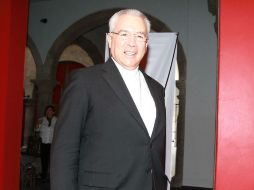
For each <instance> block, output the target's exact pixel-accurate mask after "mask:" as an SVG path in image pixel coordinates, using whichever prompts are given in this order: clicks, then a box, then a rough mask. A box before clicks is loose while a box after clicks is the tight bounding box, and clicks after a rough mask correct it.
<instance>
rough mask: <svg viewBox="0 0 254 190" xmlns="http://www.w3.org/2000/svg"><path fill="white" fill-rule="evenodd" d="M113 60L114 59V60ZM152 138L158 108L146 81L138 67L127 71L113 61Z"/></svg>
mask: <svg viewBox="0 0 254 190" xmlns="http://www.w3.org/2000/svg"><path fill="white" fill-rule="evenodd" d="M112 59H113V58H112ZM113 61H114V63H115V65H116V67H117V68H118V70H119V72H120V74H121V76H122V78H123V80H124V82H125V84H126V86H127V88H128V90H129V92H130V94H131V97H132V99H133V101H134V103H135V105H136V107H137V109H138V111H139V114H140V116H141V118H142V120H143V122H144V123H145V126H146V128H147V131H148V133H149V135H150V137H151V135H152V132H153V128H154V123H155V119H156V107H155V103H154V100H153V97H152V95H151V93H150V90H149V88H148V86H147V83H146V80H145V78H144V76H143V74H142V72H141V71H140V70H139V69H138V67H137V68H136V69H134V70H127V69H125V68H124V67H123V66H121V65H120V64H119V63H117V62H116V61H115V60H114V59H113Z"/></svg>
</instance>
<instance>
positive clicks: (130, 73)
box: [111, 57, 139, 76]
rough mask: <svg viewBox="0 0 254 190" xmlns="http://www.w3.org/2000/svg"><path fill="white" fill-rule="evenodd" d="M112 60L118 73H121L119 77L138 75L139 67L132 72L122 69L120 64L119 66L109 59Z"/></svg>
mask: <svg viewBox="0 0 254 190" xmlns="http://www.w3.org/2000/svg"><path fill="white" fill-rule="evenodd" d="M111 58H112V60H113V61H114V63H115V65H116V67H117V68H118V70H119V72H120V73H121V75H125V76H126V75H129V76H130V75H131V76H132V75H137V74H138V73H139V67H137V68H135V69H133V70H128V69H126V68H124V67H123V66H122V65H121V64H119V63H118V62H117V61H116V60H115V59H114V58H113V57H111Z"/></svg>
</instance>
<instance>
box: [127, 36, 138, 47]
mask: <svg viewBox="0 0 254 190" xmlns="http://www.w3.org/2000/svg"><path fill="white" fill-rule="evenodd" d="M128 45H129V46H135V45H136V37H135V36H134V35H129V36H128Z"/></svg>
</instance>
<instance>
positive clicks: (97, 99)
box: [51, 59, 167, 190]
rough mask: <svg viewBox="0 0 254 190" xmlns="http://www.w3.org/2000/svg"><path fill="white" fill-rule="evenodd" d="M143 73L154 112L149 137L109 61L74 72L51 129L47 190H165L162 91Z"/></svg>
mask: <svg viewBox="0 0 254 190" xmlns="http://www.w3.org/2000/svg"><path fill="white" fill-rule="evenodd" d="M143 74H144V73H143ZM144 77H145V79H146V82H147V84H148V87H149V89H150V92H151V94H152V97H153V98H154V101H155V105H156V112H157V114H156V121H155V125H154V129H153V132H152V136H151V137H150V136H149V134H148V131H147V129H146V127H145V125H144V122H143V121H142V119H141V116H140V114H139V112H138V110H137V108H136V106H135V103H134V101H133V100H132V98H131V95H130V93H129V91H128V89H127V87H126V85H125V83H124V81H123V79H122V77H121V75H120V73H119V71H118V69H117V68H116V66H115V64H114V63H113V61H112V60H111V59H109V61H107V62H106V63H105V64H100V65H96V66H93V67H90V68H87V69H81V70H78V71H77V72H75V74H73V76H72V77H71V82H70V84H69V85H68V87H67V88H66V90H65V92H64V95H63V97H62V100H61V107H60V113H59V115H58V121H57V124H56V128H55V134H54V140H53V144H52V150H51V190H78V189H79V190H106V189H107V190H109V189H117V190H152V189H154V190H166V183H167V180H166V176H165V174H164V163H165V159H164V158H165V136H166V119H165V106H164V89H163V87H162V86H161V85H160V84H159V83H157V82H156V81H155V80H153V79H152V78H150V77H149V76H148V75H146V74H144Z"/></svg>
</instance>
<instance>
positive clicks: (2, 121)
mask: <svg viewBox="0 0 254 190" xmlns="http://www.w3.org/2000/svg"><path fill="white" fill-rule="evenodd" d="M27 11H28V1H27V0H22V1H15V0H4V1H0V18H2V20H1V27H0V42H1V46H0V59H1V60H0V61H1V69H0V89H1V93H0V189H6V190H7V189H8V190H17V189H19V174H20V170H19V166H20V143H21V129H22V107H23V72H24V58H25V56H24V55H25V45H26V35H27Z"/></svg>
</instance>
